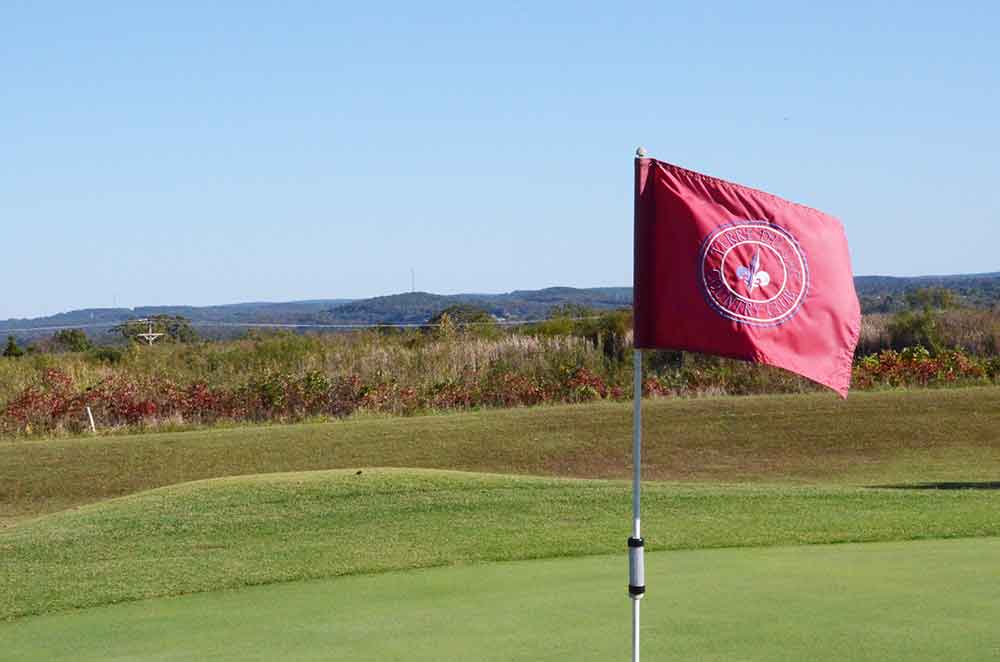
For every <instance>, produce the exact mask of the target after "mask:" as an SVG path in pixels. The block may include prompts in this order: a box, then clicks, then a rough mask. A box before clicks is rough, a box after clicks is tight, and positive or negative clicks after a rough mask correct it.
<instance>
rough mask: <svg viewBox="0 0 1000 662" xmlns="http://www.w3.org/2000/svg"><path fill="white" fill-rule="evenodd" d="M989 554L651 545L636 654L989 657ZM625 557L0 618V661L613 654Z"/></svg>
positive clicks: (998, 600)
mask: <svg viewBox="0 0 1000 662" xmlns="http://www.w3.org/2000/svg"><path fill="white" fill-rule="evenodd" d="M374 552H375V550H374V549H373V553H374ZM998 557H1000V539H996V538H992V539H977V540H952V541H922V542H909V543H888V544H871V545H837V546H812V547H781V548H768V549H750V550H747V549H727V550H710V551H704V550H699V551H690V552H662V553H654V554H650V555H649V557H648V559H647V563H648V574H647V577H648V584H649V587H650V592H649V594H648V597H647V598H646V599H645V600H644V601H643V620H642V624H643V628H642V629H643V659H647V660H704V661H706V662H715V661H720V662H721V661H723V660H725V661H729V660H746V661H748V662H753V661H758V660H759V661H764V660H767V661H769V662H784V661H787V662H801V661H802V660H811V661H815V662H827V661H829V662H841V661H842V660H852V661H855V662H891V661H896V660H898V661H904V660H905V661H906V662H923V661H927V662H937V661H938V660H965V661H969V662H975V661H979V660H982V661H985V660H996V659H998V657H1000V629H997V627H996V624H997V623H998V622H1000V588H998V587H1000V581H998V580H1000V576H998V574H997V565H996V559H997V558H998ZM623 566H624V555H623V554H618V555H615V556H600V557H590V558H586V559H559V560H549V561H531V562H519V563H503V564H489V565H477V566H468V567H457V568H446V569H445V568H442V569H432V570H421V571H412V572H405V573H391V574H384V575H377V576H362V577H348V578H339V579H335V580H326V581H317V582H307V583H296V584H286V585H277V586H268V587H257V588H252V589H245V590H240V591H229V592H220V593H210V594H201V595H195V596H187V597H183V598H173V599H161V600H152V601H147V602H140V603H133V604H129V605H118V606H112V607H104V608H98V609H92V610H87V611H83V612H69V613H63V614H57V615H51V616H44V617H39V618H32V619H26V620H23V621H19V622H15V623H7V624H3V623H0V640H2V641H3V644H2V645H0V660H11V661H13V660H29V659H45V660H52V661H73V662H98V661H100V662H105V661H107V660H135V661H145V660H149V661H152V660H156V661H158V662H172V661H177V660H206V659H209V660H214V661H217V662H226V661H229V660H231V661H234V662H235V661H239V662H253V661H258V660H259V661H264V660H289V661H297V662H307V661H310V660H317V661H318V660H356V661H359V662H363V661H368V660H371V661H375V660H377V661H378V662H392V661H406V662H420V661H422V660H428V661H431V660H433V661H435V662H437V661H438V660H478V661H482V662H501V661H508V660H510V661H513V660H517V661H521V660H539V661H543V660H552V661H555V660H576V661H581V662H587V661H594V662H597V661H602V662H603V661H605V660H622V659H628V654H629V653H628V651H629V641H630V640H629V627H630V617H629V604H628V600H627V599H626V598H625V595H624V593H625V592H624V567H623Z"/></svg>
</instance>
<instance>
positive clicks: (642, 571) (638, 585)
mask: <svg viewBox="0 0 1000 662" xmlns="http://www.w3.org/2000/svg"><path fill="white" fill-rule="evenodd" d="M645 156H646V150H645V149H643V148H642V147H639V148H638V149H636V150H635V193H634V198H633V199H634V205H635V206H634V214H635V218H634V219H633V220H634V221H638V220H639V219H638V215H639V159H641V158H644V157H645ZM633 232H634V230H633ZM632 296H633V297H635V291H634V289H633V293H632ZM633 300H634V299H633ZM634 337H635V335H634V331H633V338H634ZM632 365H633V373H634V382H633V385H632V386H633V388H632V405H633V410H632V537H631V538H629V539H628V594H629V597H630V598H632V662H639V601H640V600H642V596H643V594H645V592H646V567H645V559H644V558H643V540H642V532H641V530H640V526H639V523H640V519H641V518H640V506H641V504H640V500H639V487H640V481H641V480H642V350H640V349H636V350H634V352H633V353H632Z"/></svg>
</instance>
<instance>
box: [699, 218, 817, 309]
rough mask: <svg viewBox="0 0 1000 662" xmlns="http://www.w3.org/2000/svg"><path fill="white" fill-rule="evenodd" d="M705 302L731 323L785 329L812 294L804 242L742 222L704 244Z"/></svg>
mask: <svg viewBox="0 0 1000 662" xmlns="http://www.w3.org/2000/svg"><path fill="white" fill-rule="evenodd" d="M698 263H699V268H700V270H701V278H700V281H701V286H702V291H703V292H704V294H705V300H706V301H707V302H708V305H710V306H711V307H712V309H713V310H715V312H717V313H719V315H721V316H723V317H725V318H726V319H729V320H733V321H734V322H739V323H741V324H750V325H753V326H776V325H778V324H784V323H785V322H787V321H788V320H790V319H791V318H792V317H794V316H795V313H797V312H798V310H799V307H801V306H802V302H803V301H804V300H805V298H806V293H807V291H808V289H809V267H808V265H807V263H806V256H805V253H804V252H803V251H802V247H801V246H799V242H797V241H796V240H795V237H793V236H792V235H791V234H790V233H789V232H788V231H787V230H785V229H784V228H782V227H780V226H778V225H775V224H773V223H769V222H767V221H736V222H734V223H730V224H729V225H723V226H720V227H718V228H716V229H715V230H714V231H713V232H712V233H711V234H709V235H708V236H707V237H705V240H704V241H703V242H702V246H701V253H700V259H699V260H698Z"/></svg>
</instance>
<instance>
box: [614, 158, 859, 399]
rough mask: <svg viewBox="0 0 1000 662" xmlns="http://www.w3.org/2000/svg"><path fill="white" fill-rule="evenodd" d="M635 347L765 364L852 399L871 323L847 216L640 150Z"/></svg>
mask: <svg viewBox="0 0 1000 662" xmlns="http://www.w3.org/2000/svg"><path fill="white" fill-rule="evenodd" d="M635 167H636V178H635V185H636V190H635V205H636V208H635V270H634V274H635V282H634V289H633V293H634V294H633V296H634V303H633V306H634V313H635V346H636V348H637V349H675V350H687V351H692V352H701V353H705V354H715V355H719V356H727V357H731V358H736V359H743V360H746V361H752V362H755V363H765V364H769V365H773V366H777V367H780V368H784V369H786V370H790V371H792V372H795V373H798V374H800V375H802V376H804V377H807V378H809V379H811V380H813V381H815V382H818V383H820V384H823V385H825V386H828V387H829V388H831V389H833V390H834V391H836V392H837V393H839V394H840V395H841V396H843V397H846V396H847V391H848V389H849V388H850V383H851V364H852V360H853V356H854V348H855V346H856V345H857V341H858V333H859V331H860V328H861V311H860V308H859V305H858V298H857V294H856V293H855V291H854V278H853V274H852V271H851V259H850V253H849V252H848V247H847V237H846V235H845V233H844V228H843V226H842V225H841V223H840V222H839V221H838V220H837V219H835V218H833V217H832V216H828V215H826V214H824V213H822V212H820V211H817V210H815V209H811V208H809V207H805V206H802V205H799V204H796V203H793V202H789V201H787V200H783V199H781V198H779V197H777V196H774V195H771V194H769V193H765V192H763V191H758V190H755V189H751V188H747V187H745V186H740V185H738V184H733V183H730V182H726V181H723V180H721V179H716V178H714V177H709V176H707V175H702V174H700V173H697V172H693V171H690V170H685V169H684V168H680V167H678V166H674V165H671V164H668V163H664V162H662V161H657V160H655V159H648V158H639V159H636V163H635Z"/></svg>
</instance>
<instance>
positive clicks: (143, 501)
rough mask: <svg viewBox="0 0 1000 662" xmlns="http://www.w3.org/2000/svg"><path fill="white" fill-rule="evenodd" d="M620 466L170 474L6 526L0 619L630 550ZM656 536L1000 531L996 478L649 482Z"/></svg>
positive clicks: (802, 537)
mask: <svg viewBox="0 0 1000 662" xmlns="http://www.w3.org/2000/svg"><path fill="white" fill-rule="evenodd" d="M629 506H630V490H629V486H628V483H626V482H622V481H602V480H578V479H577V480H570V479H552V478H527V477H515V476H500V475H485V474H466V473H457V472H442V471H432V470H422V471H421V470H397V469H365V470H363V471H361V472H360V473H359V472H355V471H344V470H334V471H325V472H311V473H293V474H268V475H263V476H254V477H242V478H226V479H214V480H209V481H202V482H197V483H189V484H184V485H178V486H174V487H168V488H161V489H157V490H153V491H150V492H146V493H142V494H138V495H134V496H129V497H124V498H121V499H116V500H112V501H108V502H105V503H101V504H95V505H90V506H85V507H82V508H79V509H76V510H72V511H67V512H63V513H57V514H54V515H49V516H46V517H42V518H39V519H35V520H31V521H27V522H23V523H21V524H19V525H17V526H14V527H13V528H10V529H8V530H6V531H0V554H2V557H3V560H4V563H3V564H2V565H0V620H2V619H11V618H17V617H22V616H27V615H32V614H41V613H46V612H52V611H58V610H64V609H70V608H81V607H93V606H98V605H104V604H109V603H115V602H122V601H131V600H141V599H148V598H153V597H158V596H166V595H181V594H187V593H195V592H203V591H215V590H219V589H230V588H239V587H243V586H248V585H256V584H270V583H276V582H290V581H296V580H303V579H315V578H323V577H332V576H341V575H353V574H362V573H379V572H386V571H392V570H399V569H405V568H416V567H428V566H439V565H461V564H470V563H482V562H488V561H506V560H515V559H530V558H542V557H559V556H584V555H594V554H606V553H611V552H615V551H620V550H621V549H623V545H624V540H625V537H626V535H627V528H628V526H627V525H628V522H629ZM643 508H644V511H643V515H644V517H643V525H644V528H643V532H644V534H645V536H646V538H647V540H648V544H649V549H650V550H657V549H691V548H710V547H746V546H766V545H789V544H802V543H829V542H860V541H888V540H907V539H920V538H949V537H970V536H998V535H1000V491H997V490H973V489H970V490H926V489H917V490H909V489H867V488H852V487H839V486H829V487H820V486H794V485H764V484H743V485H737V484H731V485H726V484H722V485H700V484H685V483H647V484H646V486H645V489H644V493H643Z"/></svg>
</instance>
